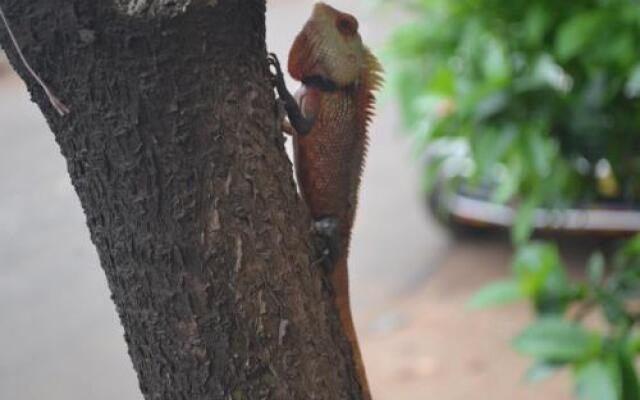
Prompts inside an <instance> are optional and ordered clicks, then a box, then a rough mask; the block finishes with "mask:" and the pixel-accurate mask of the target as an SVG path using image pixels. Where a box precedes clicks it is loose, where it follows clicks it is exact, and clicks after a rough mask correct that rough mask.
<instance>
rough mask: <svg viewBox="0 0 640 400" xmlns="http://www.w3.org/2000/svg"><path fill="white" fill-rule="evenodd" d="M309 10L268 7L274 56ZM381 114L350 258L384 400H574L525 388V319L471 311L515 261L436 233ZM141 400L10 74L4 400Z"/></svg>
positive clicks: (510, 311) (54, 153)
mask: <svg viewBox="0 0 640 400" xmlns="http://www.w3.org/2000/svg"><path fill="white" fill-rule="evenodd" d="M310 3H311V2H310V1H306V0H305V1H301V0H288V1H285V0H280V1H273V2H271V4H270V13H269V16H268V26H269V46H270V48H271V49H272V50H273V51H276V52H277V53H278V54H280V55H282V56H283V58H284V55H285V54H286V52H287V48H288V45H289V43H290V41H291V40H292V38H293V36H294V35H295V33H296V30H297V29H298V27H299V26H301V25H302V23H303V20H304V19H305V17H306V14H307V13H308V10H309V7H310ZM336 3H337V2H336ZM353 4H354V2H350V1H344V2H342V5H341V7H342V8H344V9H345V10H349V11H355V10H356V7H354V6H353ZM358 15H362V11H360V12H359V13H358ZM391 20H392V19H391V18H386V19H385V21H387V23H386V24H385V23H380V21H381V19H380V18H379V17H378V19H369V20H365V21H363V22H364V23H363V24H362V26H363V27H362V30H363V34H364V36H365V37H367V38H369V42H371V43H372V44H374V45H375V44H378V43H380V42H381V41H382V39H383V38H384V32H386V31H387V29H388V27H386V26H385V25H388V21H391ZM381 108H382V110H381V115H380V117H379V118H378V119H377V120H376V123H375V125H374V127H373V132H372V144H371V151H370V157H369V164H368V168H367V172H366V175H365V179H364V190H363V194H362V201H361V208H360V213H359V218H358V222H357V228H356V232H355V239H354V244H353V256H352V276H353V281H352V286H353V296H354V307H355V312H356V323H357V325H358V328H359V331H360V332H361V336H362V342H363V351H364V356H365V360H366V363H367V367H368V370H369V375H370V380H371V383H372V387H373V391H374V394H375V395H376V398H377V399H379V400H386V399H388V400H404V399H406V400H409V399H416V400H418V399H420V400H422V399H444V400H458V399H460V400H466V399H476V398H482V399H491V400H507V399H523V400H529V399H531V400H533V399H543V398H544V399H553V400H565V399H569V398H570V397H569V395H568V386H567V382H566V377H560V378H559V379H557V380H555V381H552V382H551V383H550V384H547V385H545V386H543V387H542V388H537V389H536V390H533V389H532V388H530V387H527V386H524V385H522V384H521V382H520V376H521V374H522V372H523V370H524V368H525V366H526V364H525V362H524V360H521V359H519V358H518V357H517V356H515V355H514V354H513V353H512V352H511V351H510V350H509V349H508V346H507V343H508V340H509V338H510V337H511V336H512V335H513V334H514V333H515V332H517V331H518V330H519V329H520V327H521V326H522V325H523V324H524V322H525V321H526V319H527V312H526V310H524V309H523V308H518V307H515V308H507V309H501V310H495V311H488V312H482V313H470V312H468V311H467V310H465V307H464V303H465V301H466V299H468V297H469V296H470V295H471V293H473V292H474V291H475V290H476V289H477V288H478V287H480V286H482V285H483V284H484V283H486V282H488V281H490V280H491V279H493V278H495V277H498V276H501V275H503V274H504V273H505V271H506V267H505V265H506V264H507V259H508V255H509V250H508V248H507V247H506V246H505V245H504V244H503V242H501V241H496V240H485V241H480V242H463V243H457V242H452V241H451V240H449V239H448V238H447V237H446V235H445V234H444V233H443V232H442V231H441V230H440V229H439V228H438V227H437V226H436V225H435V224H434V223H433V221H432V220H431V218H430V217H429V216H428V215H427V214H426V213H425V210H424V207H423V204H422V200H421V197H420V195H419V194H418V192H417V188H418V178H417V174H416V170H417V168H416V166H415V165H413V164H412V162H411V161H410V159H411V157H410V151H409V147H408V143H407V141H406V140H405V139H403V138H402V135H401V134H400V130H399V128H398V123H397V120H396V117H395V115H396V113H395V111H394V107H393V104H391V103H389V102H387V103H385V104H384V105H383V106H382V107H381ZM140 398H141V396H140V395H139V393H138V390H137V387H136V381H135V376H134V373H133V371H132V368H131V363H130V361H129V359H128V356H127V354H126V349H125V346H124V341H123V339H122V329H121V327H120V326H119V323H118V321H117V317H116V315H115V310H114V307H113V305H112V303H111V301H110V300H109V294H108V292H107V287H106V282H105V280H104V276H103V274H102V271H101V270H100V268H99V266H98V261H97V257H96V254H95V251H94V249H93V248H92V246H91V244H90V242H89V238H88V232H87V229H86V227H85V224H84V217H83V214H82V211H81V209H80V205H79V202H78V200H77V198H76V196H75V194H74V192H73V190H72V188H71V186H70V183H69V178H68V177H67V174H66V170H65V164H64V161H63V159H62V157H61V156H60V155H59V151H58V149H57V146H56V144H55V143H54V140H53V136H52V135H51V134H50V133H49V131H48V128H47V126H46V124H45V122H44V120H43V118H42V117H41V115H40V114H39V113H38V111H37V109H36V108H35V107H34V106H33V105H32V104H31V103H30V102H29V99H28V95H27V94H26V93H25V90H24V88H23V86H22V84H21V83H19V82H18V81H17V80H16V79H15V78H13V77H11V76H10V75H7V74H5V75H4V77H3V76H2V67H0V399H10V400H40V399H47V400H68V399H93V400H102V399H104V400H106V399H122V400H134V399H140Z"/></svg>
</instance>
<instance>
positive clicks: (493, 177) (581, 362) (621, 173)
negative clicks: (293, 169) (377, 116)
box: [385, 0, 640, 400]
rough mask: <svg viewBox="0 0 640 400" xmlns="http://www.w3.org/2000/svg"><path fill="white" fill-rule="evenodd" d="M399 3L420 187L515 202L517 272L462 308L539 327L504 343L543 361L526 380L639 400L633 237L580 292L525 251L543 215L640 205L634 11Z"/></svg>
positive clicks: (405, 104) (638, 249)
mask: <svg viewBox="0 0 640 400" xmlns="http://www.w3.org/2000/svg"><path fill="white" fill-rule="evenodd" d="M387 2H388V3H391V2H390V1H387ZM392 3H393V4H394V5H397V4H398V3H400V4H401V5H402V6H403V7H404V8H406V9H407V10H409V11H410V12H411V14H412V15H413V16H414V21H413V22H412V23H410V24H408V25H405V26H403V27H401V28H399V29H397V31H396V32H395V34H394V36H393V38H392V39H391V40H390V46H389V49H388V52H387V55H386V58H387V62H386V64H385V65H386V68H387V70H388V72H389V73H388V76H389V84H390V87H391V88H392V89H393V91H394V92H395V93H396V95H397V97H398V99H399V103H400V110H401V112H402V116H403V119H404V121H405V123H406V124H407V126H408V127H409V131H410V132H411V134H412V136H413V138H414V139H415V143H416V145H415V148H416V154H417V155H418V156H423V155H424V156H425V158H426V159H427V161H428V162H427V163H426V167H425V173H424V177H425V179H424V180H425V187H426V188H427V189H430V188H431V187H432V184H433V183H434V181H436V179H437V180H439V181H441V180H442V179H441V178H442V177H444V178H445V183H448V184H449V185H450V187H452V188H453V189H457V188H462V187H464V188H465V189H466V188H468V187H470V188H472V189H474V190H475V191H476V193H483V195H484V194H487V193H488V196H489V197H490V198H491V199H492V200H493V201H496V202H510V203H511V204H514V205H516V206H518V217H517V219H516V222H515V223H514V226H513V228H512V232H513V237H514V239H515V241H516V243H517V244H518V248H519V250H518V251H517V254H516V255H515V258H514V260H513V265H512V270H513V274H512V275H513V276H512V278H510V279H507V280H503V281H500V282H497V283H494V284H492V285H491V286H489V287H487V288H485V289H484V290H482V291H481V292H480V293H478V294H477V295H476V296H475V297H474V299H473V300H472V302H471V305H472V306H474V307H487V306H492V305H498V304H504V303H508V302H514V301H522V300H526V301H529V302H530V303H531V304H532V308H533V309H534V311H535V314H536V315H537V319H536V321H535V322H534V323H533V324H531V326H529V327H527V328H526V329H525V330H524V331H523V332H522V333H521V334H520V335H519V336H518V337H517V338H515V340H514V342H513V345H514V347H515V348H516V349H517V350H518V351H519V352H521V353H523V354H525V355H528V356H531V357H533V358H534V359H535V360H536V362H535V364H534V366H533V367H532V368H531V370H530V371H529V373H528V374H527V376H528V378H529V379H530V380H532V381H539V380H541V379H544V378H545V377H547V376H549V375H551V374H553V373H554V372H555V371H557V370H559V369H563V368H570V369H571V370H572V371H573V373H574V375H575V384H576V392H577V394H578V396H579V398H580V399H582V400H609V399H612V400H613V399H615V400H638V399H640V388H639V387H640V385H639V383H638V373H637V371H636V368H635V364H634V360H635V359H636V358H637V356H638V352H640V331H639V329H638V321H640V303H639V302H638V299H639V297H640V237H638V238H636V239H634V240H632V241H630V242H629V243H628V244H627V245H625V246H624V247H623V248H622V249H621V250H620V251H619V252H618V253H617V254H616V255H615V256H614V257H613V258H611V259H609V260H606V259H605V257H604V256H603V255H601V254H596V255H594V256H593V257H592V258H591V260H590V261H589V263H588V264H589V265H588V278H587V279H585V280H584V281H576V280H573V279H571V278H569V277H568V276H567V273H566V269H565V266H564V264H563V262H562V259H561V257H560V255H559V253H558V250H557V248H556V247H555V246H554V245H552V244H546V243H541V242H533V243H529V244H526V242H527V240H528V238H529V236H530V233H531V227H532V224H531V218H532V215H533V210H535V208H536V207H538V206H541V205H542V206H545V207H552V208H562V207H565V206H568V205H581V204H588V203H592V202H594V201H603V200H606V201H615V202H618V203H622V204H627V205H635V204H637V203H638V201H639V200H640V58H639V57H638V54H640V5H639V4H638V3H637V2H635V1H630V0H574V1H565V2H558V1H552V0H528V1H525V0H508V1H507V0H401V1H393V2H392ZM592 315H596V316H599V317H600V318H599V321H598V322H596V323H595V325H594V324H592V317H591V316H592ZM587 317H589V318H588V319H587Z"/></svg>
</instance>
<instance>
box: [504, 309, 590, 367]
mask: <svg viewBox="0 0 640 400" xmlns="http://www.w3.org/2000/svg"><path fill="white" fill-rule="evenodd" d="M513 345H514V347H515V348H516V350H517V351H519V352H520V353H522V354H525V355H529V356H532V357H535V358H537V359H539V360H545V361H551V362H577V361H581V360H586V359H588V358H590V357H592V356H594V355H595V354H597V353H598V352H599V351H600V348H601V340H600V338H599V337H598V336H597V335H595V334H592V333H590V332H588V331H586V330H585V329H584V328H582V327H580V326H579V325H576V324H573V323H571V322H569V321H565V320H562V319H559V318H544V319H541V320H539V321H538V322H536V323H534V324H533V325H531V326H529V327H528V328H527V329H525V330H524V332H522V333H521V334H520V335H519V336H518V337H516V338H515V340H514V341H513Z"/></svg>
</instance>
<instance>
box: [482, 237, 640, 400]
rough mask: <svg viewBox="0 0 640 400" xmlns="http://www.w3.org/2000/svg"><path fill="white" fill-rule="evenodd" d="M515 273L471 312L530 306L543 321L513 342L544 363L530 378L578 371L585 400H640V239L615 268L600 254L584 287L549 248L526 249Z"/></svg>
mask: <svg viewBox="0 0 640 400" xmlns="http://www.w3.org/2000/svg"><path fill="white" fill-rule="evenodd" d="M512 269H513V274H512V275H513V276H512V278H510V279H508V280H505V281H501V282H496V283H494V284H492V285H490V286H488V287H486V288H485V289H483V290H482V291H480V292H479V293H478V294H477V295H476V296H475V298H474V299H473V300H472V302H471V305H472V306H473V307H487V306H495V305H500V304H505V303H509V302H513V301H519V300H529V301H530V303H531V304H532V306H533V309H534V311H535V314H536V316H537V320H536V321H535V322H534V323H532V324H531V325H530V326H529V327H527V328H526V329H525V330H524V331H523V332H522V333H521V334H520V335H519V336H518V337H516V338H515V339H514V341H513V346H514V347H515V349H516V350H518V351H519V352H520V353H522V354H525V355H528V356H530V357H533V358H534V359H535V360H536V362H535V364H534V365H533V367H532V368H531V369H530V370H529V372H528V374H527V377H528V379H529V380H531V381H540V380H542V379H544V378H546V377H547V376H549V375H551V374H552V373H554V372H555V371H557V370H559V369H561V368H570V369H571V370H572V371H573V373H574V376H575V384H576V392H577V394H578V397H579V398H580V399H584V400H616V399H620V400H637V399H639V398H640V386H639V383H638V374H637V371H636V367H635V365H634V360H635V359H636V358H637V356H638V353H639V352H640V330H639V329H638V323H639V322H640V307H639V306H640V303H639V302H638V300H640V236H638V237H636V238H635V239H633V240H630V241H629V242H628V243H626V244H625V245H624V246H622V247H621V248H620V250H619V251H618V252H617V253H616V254H615V255H614V256H612V257H611V260H610V261H609V264H608V265H606V263H605V258H604V256H603V255H602V254H600V253H596V254H595V255H593V256H592V257H591V259H590V260H589V262H588V266H587V270H588V274H587V278H586V279H584V280H581V281H576V280H570V279H569V278H568V277H567V274H566V268H565V265H564V264H563V263H562V260H561V259H560V256H559V253H558V250H557V248H556V247H555V246H554V245H551V244H545V243H541V242H534V243H531V244H529V245H527V246H523V247H522V248H521V249H520V250H519V251H518V252H517V254H516V256H515V257H514V261H513V266H512Z"/></svg>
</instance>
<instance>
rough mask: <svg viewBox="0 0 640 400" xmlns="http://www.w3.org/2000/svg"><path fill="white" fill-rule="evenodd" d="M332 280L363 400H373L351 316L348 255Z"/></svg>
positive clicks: (341, 262)
mask: <svg viewBox="0 0 640 400" xmlns="http://www.w3.org/2000/svg"><path fill="white" fill-rule="evenodd" d="M330 279H331V283H332V285H333V290H334V292H335V303H336V307H337V308H338V314H339V316H340V323H341V325H342V329H343V330H344V333H345V335H346V336H347V339H349V343H350V344H351V351H352V356H353V362H354V365H355V369H356V375H357V379H358V383H359V384H360V388H361V389H362V399H363V400H371V391H370V390H369V382H368V381H367V374H366V372H365V368H364V363H363V361H362V354H361V353H360V345H359V344H358V337H357V335H356V329H355V326H354V325H353V318H352V316H351V304H350V302H349V274H348V271H347V257H346V255H345V256H342V257H340V259H339V260H338V261H337V262H336V266H335V268H334V269H333V271H332V272H331V274H330Z"/></svg>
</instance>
